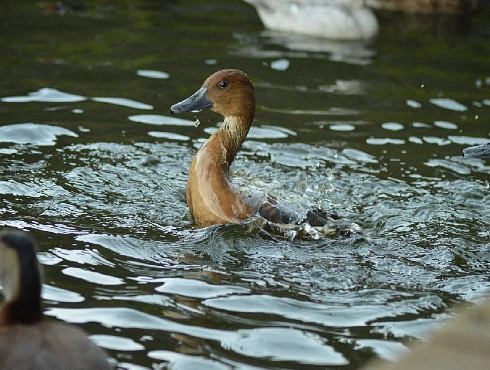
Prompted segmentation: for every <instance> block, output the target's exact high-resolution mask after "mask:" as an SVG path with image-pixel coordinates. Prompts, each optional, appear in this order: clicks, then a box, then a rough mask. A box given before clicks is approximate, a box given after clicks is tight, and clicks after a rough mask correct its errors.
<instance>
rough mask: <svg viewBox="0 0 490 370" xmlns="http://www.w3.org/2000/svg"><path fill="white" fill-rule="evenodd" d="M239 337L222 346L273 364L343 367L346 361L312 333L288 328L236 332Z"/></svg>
mask: <svg viewBox="0 0 490 370" xmlns="http://www.w3.org/2000/svg"><path fill="white" fill-rule="evenodd" d="M238 333H239V336H238V337H237V338H236V339H235V340H234V341H230V342H228V343H226V344H224V345H223V347H224V348H226V349H231V350H233V351H234V352H236V353H239V354H240V355H245V356H250V357H259V358H267V359H271V360H272V361H295V362H299V363H302V364H316V365H346V364H348V363H349V361H348V360H347V359H346V358H345V357H344V356H343V355H342V354H340V353H338V352H337V351H335V350H334V349H333V348H332V347H330V346H328V345H326V344H325V341H324V339H322V338H320V337H319V336H318V335H316V334H313V333H306V332H304V331H301V330H297V329H290V328H259V329H252V330H239V331H238Z"/></svg>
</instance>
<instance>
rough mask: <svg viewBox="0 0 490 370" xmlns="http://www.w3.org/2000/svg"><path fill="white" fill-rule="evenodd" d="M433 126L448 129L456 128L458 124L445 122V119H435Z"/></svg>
mask: <svg viewBox="0 0 490 370" xmlns="http://www.w3.org/2000/svg"><path fill="white" fill-rule="evenodd" d="M434 126H437V127H441V128H445V129H448V130H456V129H457V128H458V125H456V124H455V123H452V122H447V121H435V122H434Z"/></svg>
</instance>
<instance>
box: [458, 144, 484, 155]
mask: <svg viewBox="0 0 490 370" xmlns="http://www.w3.org/2000/svg"><path fill="white" fill-rule="evenodd" d="M463 156H465V157H469V158H490V143H486V144H482V145H477V146H471V147H469V148H466V149H463Z"/></svg>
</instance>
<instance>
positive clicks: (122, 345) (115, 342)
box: [89, 334, 145, 351]
mask: <svg viewBox="0 0 490 370" xmlns="http://www.w3.org/2000/svg"><path fill="white" fill-rule="evenodd" d="M89 338H90V339H91V340H92V341H94V342H95V344H97V345H98V346H99V347H103V348H105V349H112V350H118V351H141V350H143V349H145V347H144V346H143V345H141V344H140V343H137V342H135V341H134V340H132V339H130V338H124V337H116V336H115V335H105V334H94V335H91V336H90V337H89Z"/></svg>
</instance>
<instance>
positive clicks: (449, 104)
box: [429, 98, 468, 112]
mask: <svg viewBox="0 0 490 370" xmlns="http://www.w3.org/2000/svg"><path fill="white" fill-rule="evenodd" d="M429 101H430V102H431V103H432V104H434V105H436V106H438V107H440V108H444V109H449V110H453V111H456V112H465V111H467V110H468V107H466V106H465V105H463V104H461V103H458V102H457V101H456V100H454V99H449V98H434V99H430V100H429Z"/></svg>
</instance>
